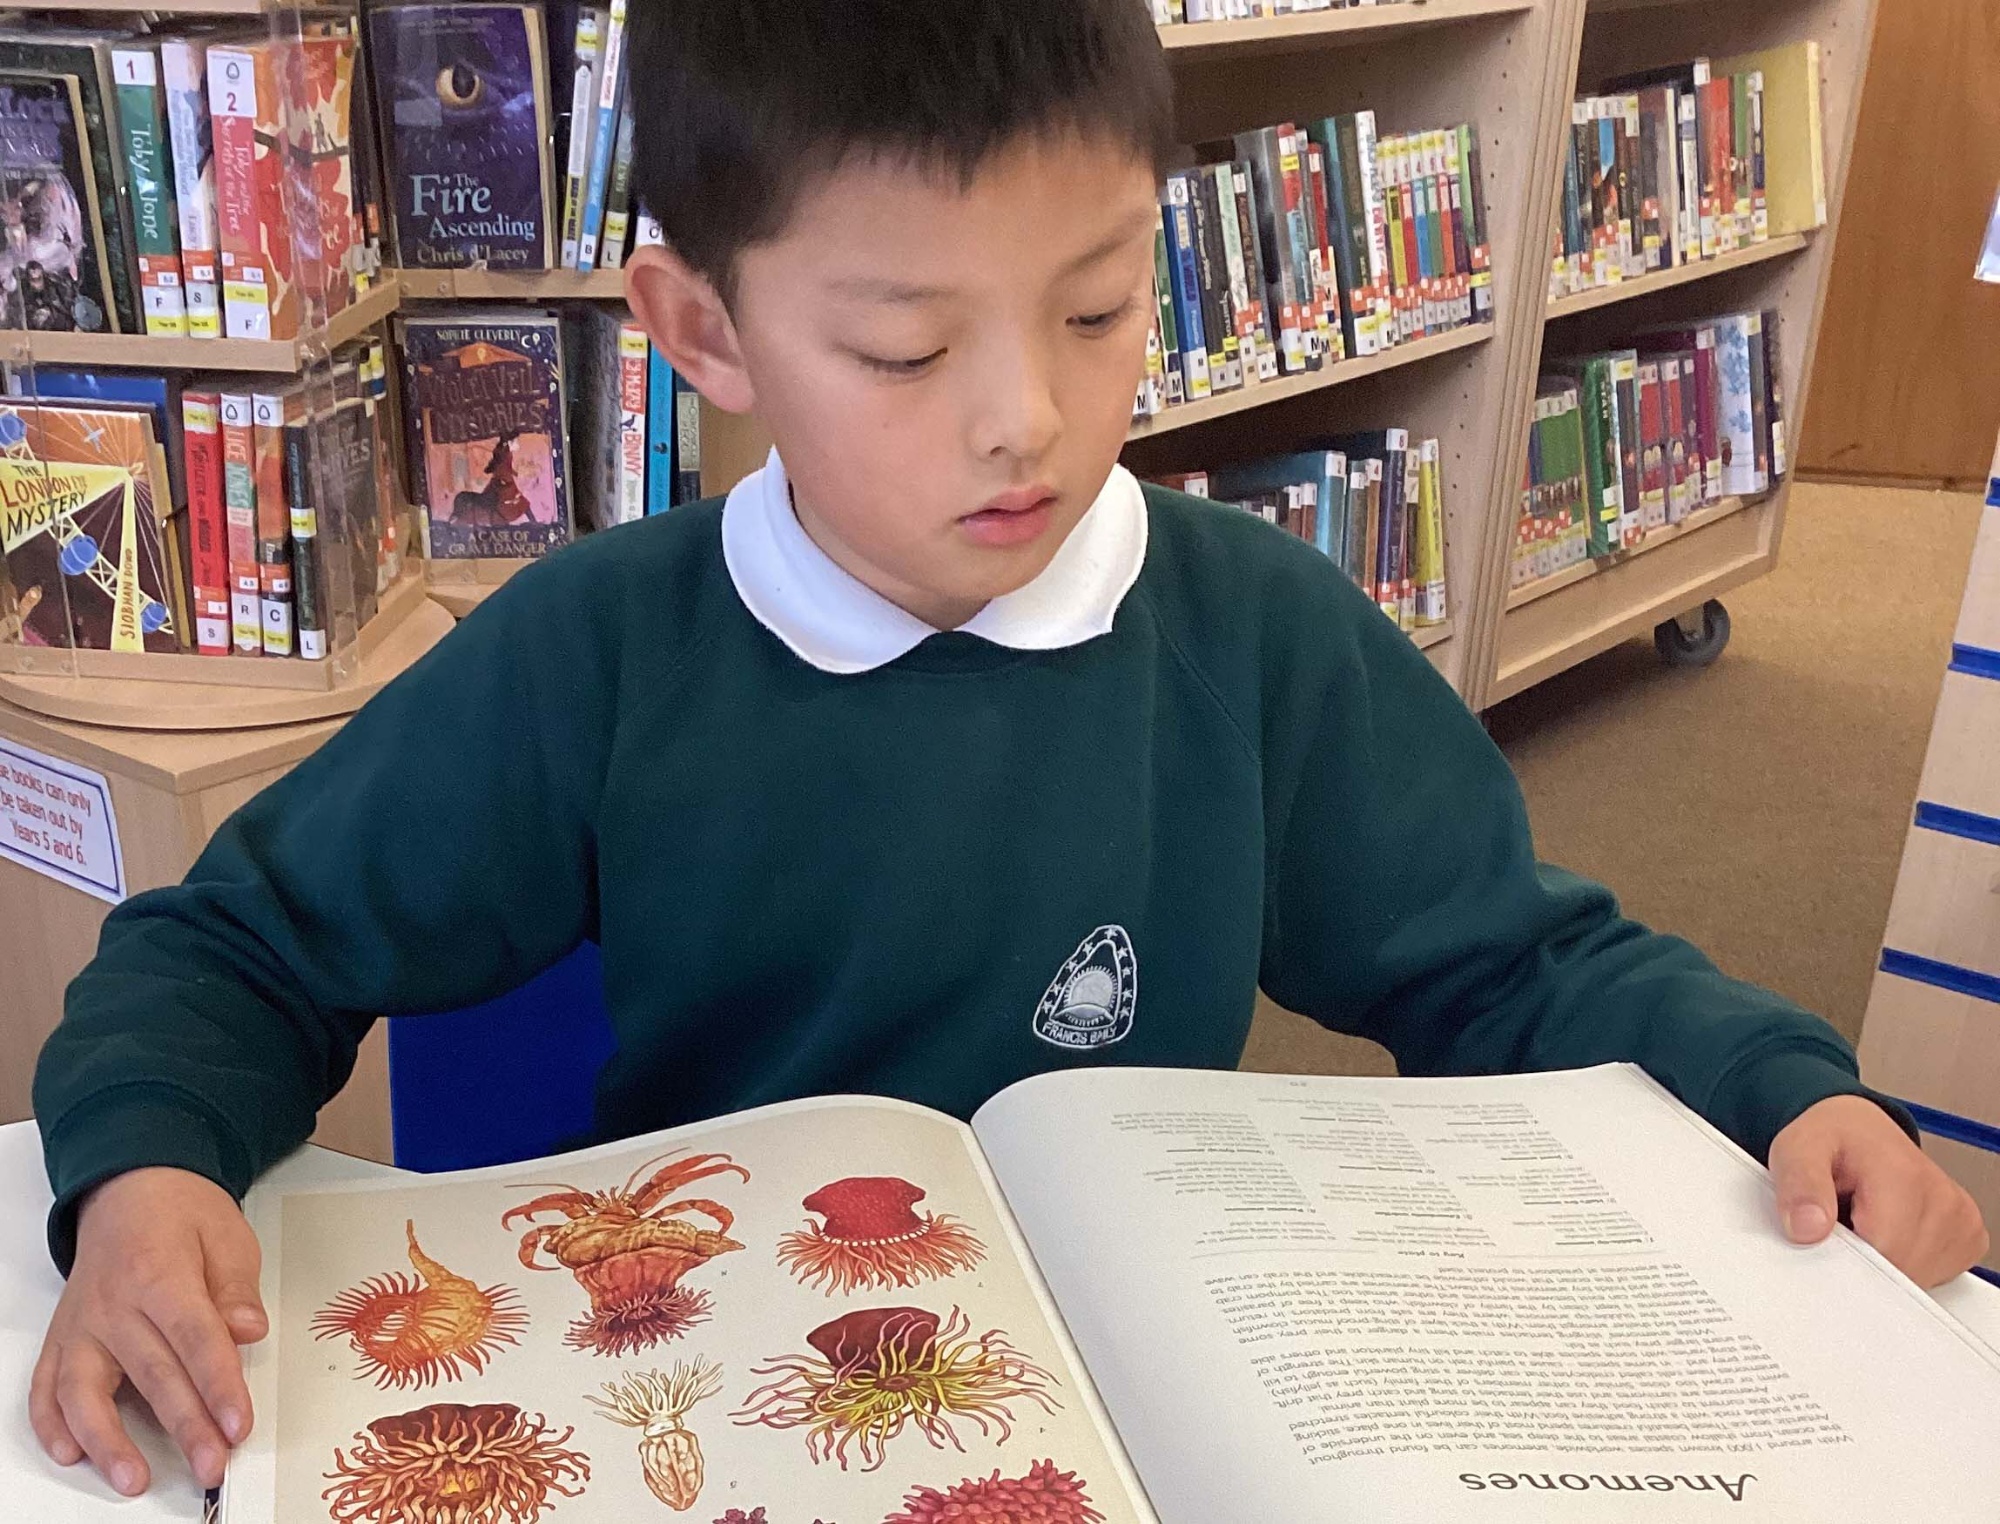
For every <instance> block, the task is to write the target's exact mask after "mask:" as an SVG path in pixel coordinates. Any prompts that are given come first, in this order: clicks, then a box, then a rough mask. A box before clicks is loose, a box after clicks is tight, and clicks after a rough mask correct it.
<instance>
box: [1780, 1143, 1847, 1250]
mask: <svg viewBox="0 0 2000 1524" xmlns="http://www.w3.org/2000/svg"><path fill="white" fill-rule="evenodd" d="M1836 1153H1837V1144H1836V1142H1835V1140H1834V1138H1833V1137H1832V1136H1831V1134H1830V1132H1829V1131H1828V1130H1825V1129H1821V1128H1810V1127H1809V1128H1805V1129H1799V1128H1796V1127H1788V1128H1786V1129H1785V1130H1784V1131H1783V1132H1781V1133H1779V1134H1778V1136H1777V1139H1776V1140H1775V1141H1774V1142H1773V1143H1772V1144H1771V1184H1772V1185H1773V1186H1774V1187H1776V1189H1777V1193H1778V1221H1779V1222H1781V1223H1782V1224H1784V1229H1785V1236H1786V1237H1787V1238H1789V1239H1790V1240H1791V1241H1792V1242H1793V1243H1795V1244H1816V1243H1818V1242H1819V1241H1820V1240H1821V1239H1823V1238H1825V1237H1826V1235H1827V1234H1829V1233H1831V1232H1832V1231H1833V1225H1834V1222H1835V1221H1836V1220H1837V1217H1838V1214H1839V1211H1840V1193H1839V1190H1838V1189H1837V1187H1836V1186H1835V1184H1834V1179H1833V1167H1834V1161H1835V1155H1836Z"/></svg>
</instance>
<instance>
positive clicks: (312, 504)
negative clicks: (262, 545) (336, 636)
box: [284, 420, 329, 661]
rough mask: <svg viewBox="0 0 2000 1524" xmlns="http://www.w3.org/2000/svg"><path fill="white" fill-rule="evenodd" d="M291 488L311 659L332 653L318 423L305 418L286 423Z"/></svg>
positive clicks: (301, 610)
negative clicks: (315, 446)
mask: <svg viewBox="0 0 2000 1524" xmlns="http://www.w3.org/2000/svg"><path fill="white" fill-rule="evenodd" d="M284 446H285V493H286V497H287V498H288V500H289V502H290V506H291V534H292V543H291V552H292V571H293V582H292V595H293V602H294V605H295V608H296V611H297V616H298V618H297V624H298V652H299V655H300V656H301V657H303V658H304V659H305V660H307V661H324V660H326V654H327V626H328V623H329V610H328V609H327V602H328V599H327V592H328V586H327V577H326V565H325V547H324V546H323V544H322V543H321V541H320V536H319V510H318V508H317V506H316V504H317V501H318V497H319V494H318V491H317V489H316V487H315V485H314V482H313V474H312V428H311V425H310V424H308V423H307V422H305V421H304V420H296V421H291V422H287V423H286V424H285V425H284Z"/></svg>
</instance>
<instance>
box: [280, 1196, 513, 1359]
mask: <svg viewBox="0 0 2000 1524" xmlns="http://www.w3.org/2000/svg"><path fill="white" fill-rule="evenodd" d="M403 1231H404V1232H405V1233H406V1234H407V1235H408V1236H409V1241H410V1263H411V1264H412V1265H413V1266H415V1267H416V1271H417V1274H416V1276H415V1277H411V1276H407V1275H404V1274H402V1273H401V1272H400V1271H391V1272H390V1273H389V1274H387V1275H377V1276H373V1277H371V1278H370V1279H368V1280H365V1281H363V1282H362V1283H361V1284H360V1285H358V1286H355V1287H352V1288H350V1289H349V1290H346V1291H343V1292H342V1293H341V1294H340V1295H339V1296H337V1297H335V1298H334V1299H333V1300H332V1301H331V1302H329V1303H327V1305H326V1306H325V1307H323V1308H321V1309H320V1311H319V1312H318V1313H316V1314H314V1316H313V1320H312V1331H313V1337H314V1338H315V1339H335V1338H345V1339H347V1341H348V1342H349V1343H351V1344H352V1345H353V1346H354V1352H355V1353H356V1354H358V1355H359V1356H360V1357H361V1370H360V1371H359V1372H358V1373H357V1374H358V1375H359V1376H367V1375H371V1374H372V1375H373V1376H374V1378H375V1384H376V1386H378V1387H383V1388H387V1387H424V1386H430V1385H432V1384H433V1383H435V1382H438V1381H457V1380H458V1379H459V1378H460V1377H461V1376H463V1375H464V1374H465V1372H464V1370H462V1369H461V1363H462V1364H463V1365H465V1366H470V1367H471V1368H472V1370H474V1371H475V1372H477V1371H483V1370H485V1369H486V1362H487V1361H488V1360H490V1359H492V1358H493V1356H494V1355H496V1354H497V1353H499V1350H500V1347H501V1346H502V1345H506V1344H516V1343H519V1342H520V1341H519V1335H520V1334H521V1333H522V1332H523V1331H524V1330H526V1328H527V1326H528V1315H527V1313H525V1312H523V1311H522V1310H521V1308H520V1306H519V1297H518V1295H517V1293H516V1292H515V1291H514V1290H513V1288H512V1287H509V1286H487V1287H484V1288H481V1287H479V1286H476V1285H474V1284H473V1283H472V1282H471V1281H469V1280H467V1279H466V1278H465V1277H464V1276H462V1275H454V1274H453V1273H452V1272H451V1271H449V1270H447V1269H445V1267H444V1266H443V1265H440V1264H439V1263H438V1262H437V1261H436V1260H434V1259H432V1258H431V1257H430V1256H429V1255H427V1254H425V1253H424V1251H423V1249H422V1248H421V1247H420V1246H419V1245H418V1243H417V1225H416V1224H415V1223H414V1222H407V1221H406V1222H405V1223H404V1224H403Z"/></svg>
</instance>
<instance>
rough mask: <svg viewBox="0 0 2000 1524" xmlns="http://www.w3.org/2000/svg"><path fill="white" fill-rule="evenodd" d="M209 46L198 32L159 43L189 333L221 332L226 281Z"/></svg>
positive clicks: (216, 334) (208, 335) (208, 336)
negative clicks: (218, 237)
mask: <svg viewBox="0 0 2000 1524" xmlns="http://www.w3.org/2000/svg"><path fill="white" fill-rule="evenodd" d="M207 73H208V45H207V44H206V43H204V42H203V41H202V40H201V39H200V38H198V37H168V38H164V39H162V40H161V43H160V76H161V82H162V84H163V85H164V87H165V91H166V104H167V136H168V140H169V141H170V142H171V144H172V145H173V153H174V205H175V209H176V211H177V212H178V213H179V221H180V245H181V285H182V288H183V290H184V291H185V292H186V295H187V323H188V337H189V338H191V339H219V338H221V337H222V283H221V277H220V274H219V271H218V264H217V259H216V241H215V138H214V129H213V128H212V127H211V126H210V123H209V115H208V90H207Z"/></svg>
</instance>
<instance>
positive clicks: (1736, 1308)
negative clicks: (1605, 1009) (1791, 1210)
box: [974, 1066, 2000, 1524]
mask: <svg viewBox="0 0 2000 1524" xmlns="http://www.w3.org/2000/svg"><path fill="white" fill-rule="evenodd" d="M974 1129H975V1131H976V1133H977V1134H978V1136H979V1139H980V1142H981V1144H982V1145H983V1146H984V1148H985V1150H986V1153H987V1157H988V1160H989V1161H990V1163H991V1164H992V1166H993V1169H994V1172H995V1174H996V1175H997V1176H998V1177H999V1179H1000V1181H1001V1183H1002V1186H1003V1188H1004V1189H1005V1190H1006V1192H1007V1195H1008V1198H1009V1200H1010V1202H1011V1203H1012V1205H1013V1208H1014V1211H1015V1214H1016V1217H1017V1219H1018V1220H1019V1222H1020V1223H1021V1226H1022V1229H1023V1231H1024V1232H1025V1233H1026V1235H1027V1237H1028V1241H1029V1243H1030V1244H1031V1245H1032V1246H1033V1248H1034V1251H1035V1254H1036V1257H1037V1260H1038V1262H1039V1263H1040V1266H1041V1269H1042V1272H1043V1274H1044V1276H1045V1277H1046V1278H1047V1281H1048V1284H1049V1286H1050V1287H1051V1289H1052V1290H1053V1291H1054V1293H1055V1296H1056V1300H1057V1301H1058V1302H1059V1303H1060V1305H1061V1306H1062V1308H1063V1310H1064V1314H1065V1316H1066V1317H1067V1319H1068V1323H1069V1327H1070V1329H1071V1331H1072V1332H1073V1333H1074V1335H1075V1337H1076V1340H1077V1343H1078V1345H1079V1346H1080V1347H1081V1349H1082V1351H1083V1354H1084V1358H1085V1360H1086V1361H1087V1362H1088V1364H1089V1366H1090V1369H1091V1371H1092V1373H1093V1375H1094V1377H1095V1379H1096V1382H1097V1385H1098V1389H1099V1390H1100V1391H1101V1392H1102V1393H1103V1394H1104V1398H1105V1402H1106V1404H1107V1405H1108V1406H1109V1408H1110V1410H1111V1413H1112V1416H1113V1418H1114V1420H1115V1421H1116V1423H1117V1425H1118V1428H1119V1432H1120V1434H1121V1436H1122V1437H1123V1439H1124V1442H1125V1445H1126V1447H1127V1449H1128V1450H1129V1451H1130V1453H1131V1455H1132V1459H1133V1461H1134V1463H1135V1464H1136V1465H1137V1467H1138V1469H1139V1474H1140V1476H1141V1477H1142V1478H1143V1479H1144V1481H1145V1484H1146V1487H1147V1489H1148V1492H1149V1494H1150V1495H1151V1497H1152V1499H1153V1503H1154V1506H1155V1507H1157V1508H1158V1510H1159V1512H1160V1516H1161V1518H1162V1519H1163V1520H1164V1521H1166V1524H1208V1521H1212V1520H1217V1519H1226V1518H1230V1519H1256V1520H1258V1521H1259V1524H1284V1521H1295V1524H1307V1521H1315V1524H1316V1521H1321V1520H1325V1519H1328V1518H1333V1517H1340V1518H1365V1519H1369V1520H1372V1521H1381V1524H1390V1521H1410V1524H1418V1521H1422V1524H1436V1521H1441V1520H1458V1519H1501V1520H1525V1519H1535V1520H1544V1519H1587V1520H1599V1519H1624V1518H1645V1519H1648V1520H1681V1519H1708V1518H1714V1517H1718V1516H1720V1517H1725V1518H1731V1519H1744V1520H1757V1521H1777V1520H1787V1521H1790V1520H1798V1521H1807V1520H1812V1521H1816V1524H1817V1521H1823V1520H1825V1519H1828V1518H1833V1517H1839V1518H1855V1519H1860V1518H1882V1519H1891V1518H1894V1519H1917V1518H1921V1519H1924V1520H1926V1521H1929V1524H1942V1521H1946V1520H1952V1521H1964V1524H1972V1521H1975V1520H1983V1521H1990V1520H1992V1519H1993V1518H1995V1517H1996V1516H2000V1355H1996V1354H1995V1353H1994V1352H1993V1351H1992V1350H1990V1349H1988V1348H1987V1347H1986V1346H1985V1345H1984V1344H1982V1343H1980V1342H1979V1341H1978V1340H1977V1339H1975V1338H1974V1337H1973V1336H1972V1335H1971V1334H1969V1333H1967V1332H1966V1331H1965V1330H1963V1329H1962V1328H1960V1327H1959V1326H1958V1325H1957V1324H1956V1323H1954V1322H1953V1321H1952V1320H1951V1319H1950V1318H1948V1317H1947V1316H1946V1315H1944V1314H1943V1313H1941V1312H1940V1311H1938V1309H1937V1308H1936V1307H1935V1306H1933V1305H1932V1304H1931V1302H1930V1301H1929V1299H1928V1298H1927V1297H1925V1296H1924V1295H1923V1294H1922V1293H1921V1292H1920V1291H1918V1290H1917V1289H1916V1288H1915V1287H1914V1286H1912V1285H1911V1284H1910V1283H1909V1282H1908V1281H1906V1280H1904V1279H1903V1278H1902V1277H1901V1276H1899V1275H1897V1274H1896V1273H1895V1271H1893V1270H1892V1269H1891V1268H1890V1267H1889V1266H1888V1265H1887V1264H1886V1263H1885V1262H1884V1261H1882V1260H1881V1259H1880V1258H1879V1257H1878V1256H1876V1255H1875V1254H1874V1252H1873V1251H1872V1250H1870V1249H1868V1248H1867V1247H1866V1246H1865V1245H1862V1244H1861V1242H1860V1241H1859V1240H1858V1239H1856V1238H1855V1237H1854V1236H1853V1235H1852V1234H1850V1233H1847V1232H1846V1231H1845V1230H1841V1231H1840V1233H1839V1234H1838V1235H1837V1236H1836V1238H1835V1239H1834V1240H1832V1241H1830V1242H1828V1243H1826V1244H1822V1245H1819V1246H1817V1247H1814V1248H1811V1249H1800V1248H1795V1247H1793V1246H1791V1245H1789V1244H1787V1243H1785V1242H1784V1241H1783V1239H1782V1238H1781V1236H1780V1234H1779V1231H1778V1228H1777V1225H1776V1220H1775V1213H1774V1211H1773V1208H1772V1203H1771V1198H1770V1187H1769V1184H1768V1180H1767V1178H1766V1177H1765V1175H1764V1172H1763V1171H1762V1170H1761V1169H1759V1168H1758V1167H1757V1166H1755V1165H1754V1164H1753V1163H1751V1162H1750V1160H1749V1159H1748V1158H1747V1157H1746V1156H1744V1155H1743V1154H1742V1153H1740V1152H1739V1151H1737V1150H1736V1149H1734V1148H1733V1147H1732V1146H1731V1145H1730V1144H1728V1143H1727V1142H1726V1141H1724V1140H1723V1139H1722V1138H1721V1137H1720V1136H1719V1135H1718V1134H1716V1133H1714V1132H1713V1131H1712V1130H1711V1129H1709V1128H1708V1127H1707V1126H1706V1124H1704V1123H1702V1122H1701V1121H1700V1120H1699V1119H1698V1118H1695V1117H1694V1116H1693V1114H1692V1113H1690V1112H1687V1111H1685V1110H1684V1109H1683V1108H1681V1107H1680V1106H1679V1105H1678V1104H1677V1103H1675V1102H1673V1101H1672V1100H1671V1099H1670V1098H1669V1097H1667V1095H1666V1094H1665V1092H1664V1091H1661V1090H1660V1089H1658V1087H1656V1086H1655V1085H1654V1084H1653V1083H1652V1081H1650V1080H1649V1079H1647V1078H1646V1077H1645V1076H1644V1075H1642V1074H1641V1073H1640V1072H1639V1071H1638V1070H1636V1069H1631V1068H1626V1067H1622V1066H1612V1067H1607V1068H1602V1069H1594V1070H1586V1071H1581V1072H1576V1073H1568V1074H1549V1075H1530V1076H1519V1077H1509V1078H1492V1079H1436V1080H1433V1079H1423V1080H1399V1079H1328V1078H1293V1077H1286V1076H1276V1075H1238V1074H1217V1073H1173V1072H1169V1071H1160V1070H1124V1069H1119V1070H1113V1069H1104V1070H1098V1071H1094V1072H1083V1071H1077V1072H1072V1073H1068V1074H1062V1075H1050V1076H1046V1077H1043V1078H1040V1079H1036V1080H1030V1081H1027V1082H1026V1083H1024V1084H1022V1085H1017V1086H1015V1087H1013V1088H1012V1089H1010V1090H1008V1091H1006V1092H1004V1093H1002V1094H1001V1095H1000V1096H998V1097H996V1098H995V1099H994V1100H993V1101H991V1102H989V1103H988V1104H987V1106H986V1107H985V1108H983V1109H982V1110H981V1111H980V1112H979V1114H978V1116H977V1117H975V1118H974ZM1619 1494H1634V1495H1633V1496H1623V1497H1621V1496H1619Z"/></svg>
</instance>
